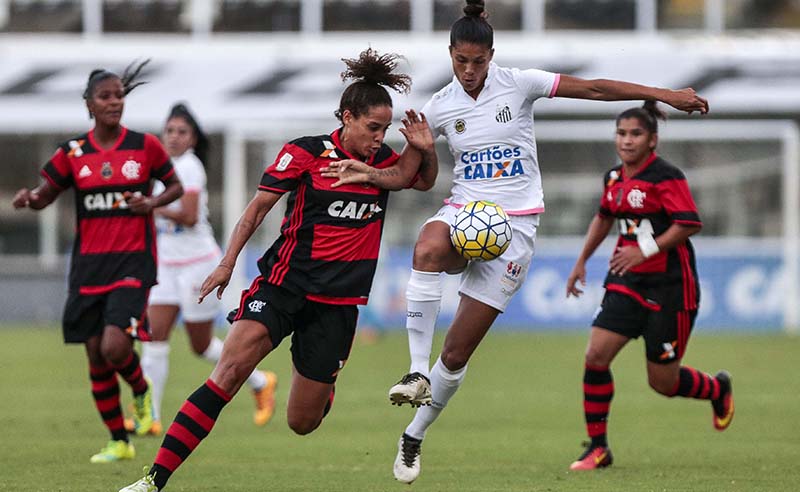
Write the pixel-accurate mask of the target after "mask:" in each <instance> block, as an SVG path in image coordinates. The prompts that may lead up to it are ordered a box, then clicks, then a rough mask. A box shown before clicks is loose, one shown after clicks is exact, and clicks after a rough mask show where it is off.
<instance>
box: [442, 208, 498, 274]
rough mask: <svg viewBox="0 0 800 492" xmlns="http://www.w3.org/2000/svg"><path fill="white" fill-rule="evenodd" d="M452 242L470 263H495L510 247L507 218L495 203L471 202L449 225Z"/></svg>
mask: <svg viewBox="0 0 800 492" xmlns="http://www.w3.org/2000/svg"><path fill="white" fill-rule="evenodd" d="M450 241H451V242H452V243H453V247H455V248H456V251H457V252H458V254H460V255H461V256H463V257H464V258H466V259H467V260H478V261H489V260H494V259H495V258H497V257H498V256H500V255H502V254H503V253H504V252H505V250H506V249H508V245H509V244H511V224H510V223H509V221H508V215H506V212H505V211H504V210H503V209H502V208H500V205H497V204H496V203H492V202H490V201H487V200H478V201H475V202H469V203H467V204H466V205H464V207H463V208H462V209H461V210H459V211H458V214H456V218H455V220H454V221H453V223H452V224H451V225H450Z"/></svg>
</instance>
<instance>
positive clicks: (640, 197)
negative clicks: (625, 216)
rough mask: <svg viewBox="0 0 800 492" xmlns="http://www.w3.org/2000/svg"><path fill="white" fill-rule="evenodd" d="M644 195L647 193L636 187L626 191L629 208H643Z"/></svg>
mask: <svg viewBox="0 0 800 492" xmlns="http://www.w3.org/2000/svg"><path fill="white" fill-rule="evenodd" d="M646 197H647V193H645V192H644V191H642V190H640V189H638V188H634V189H632V190H631V191H630V192H628V205H630V206H631V208H643V207H644V199H645V198H646Z"/></svg>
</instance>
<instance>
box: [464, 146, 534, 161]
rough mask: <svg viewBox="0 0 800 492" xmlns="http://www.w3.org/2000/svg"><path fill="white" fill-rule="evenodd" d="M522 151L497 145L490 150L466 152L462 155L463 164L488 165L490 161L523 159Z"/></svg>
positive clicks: (517, 148)
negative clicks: (513, 158)
mask: <svg viewBox="0 0 800 492" xmlns="http://www.w3.org/2000/svg"><path fill="white" fill-rule="evenodd" d="M521 156H522V150H521V149H520V148H519V147H513V148H511V147H501V146H499V145H495V146H494V147H490V148H488V149H481V150H476V151H475V152H464V153H463V154H461V159H460V160H461V162H462V163H463V164H475V163H478V162H480V163H486V162H489V161H502V160H508V159H511V158H512V157H521Z"/></svg>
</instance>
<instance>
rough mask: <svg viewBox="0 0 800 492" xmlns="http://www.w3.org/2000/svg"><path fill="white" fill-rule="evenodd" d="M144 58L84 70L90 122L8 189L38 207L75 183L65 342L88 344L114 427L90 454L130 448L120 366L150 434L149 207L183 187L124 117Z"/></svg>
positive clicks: (116, 456)
mask: <svg viewBox="0 0 800 492" xmlns="http://www.w3.org/2000/svg"><path fill="white" fill-rule="evenodd" d="M146 63H147V62H144V63H141V64H138V65H136V66H134V65H133V64H132V65H131V66H129V67H128V68H127V69H126V70H125V72H124V73H123V74H122V76H119V75H117V74H115V73H113V72H109V71H107V70H94V71H93V72H92V73H91V74H90V75H89V81H88V82H87V84H86V89H85V91H84V93H83V98H84V100H85V101H86V108H87V109H88V111H89V117H90V118H93V119H94V120H95V126H94V128H93V129H92V130H90V131H89V132H88V133H84V134H82V135H80V136H77V137H74V138H72V139H70V140H68V141H67V142H64V143H63V144H61V145H60V146H59V148H58V149H57V150H56V152H55V154H53V157H51V158H50V161H49V162H48V163H47V164H46V165H45V166H44V169H42V176H43V177H44V180H43V181H42V183H41V184H40V185H39V186H38V187H37V188H35V189H33V190H28V189H27V188H23V189H21V190H19V191H18V192H17V194H16V196H15V197H14V207H15V208H23V207H28V208H31V209H33V210H41V209H43V208H44V207H46V206H48V205H50V204H51V203H52V202H53V201H54V200H55V199H56V198H57V197H58V195H59V194H60V193H61V192H62V191H64V190H65V189H67V188H70V187H72V188H74V189H75V209H76V213H77V226H76V228H75V230H76V235H75V245H74V248H73V251H72V264H71V265H70V274H69V293H68V297H67V303H66V306H65V308H64V318H63V331H64V341H65V342H66V343H82V344H84V345H85V347H86V356H87V358H88V359H89V377H90V379H91V384H92V396H93V397H94V400H95V405H96V407H97V410H98V411H99V412H100V415H101V417H102V418H103V422H104V423H105V425H106V427H107V428H108V430H109V432H110V433H111V440H110V441H109V442H108V444H107V445H106V446H105V448H103V449H102V450H101V451H100V452H99V453H97V454H95V455H94V456H92V458H91V462H92V463H107V462H112V461H118V460H122V459H132V458H134V456H135V451H134V448H133V445H132V444H131V443H130V442H129V441H128V435H127V432H126V431H125V428H124V425H123V418H122V410H121V408H120V403H119V399H120V395H119V385H118V383H117V374H119V375H120V376H122V378H123V379H124V380H125V381H126V382H127V383H128V384H129V385H130V386H131V388H132V389H133V395H134V427H135V431H136V433H137V434H139V435H142V434H146V433H147V432H149V430H150V428H151V426H152V425H153V415H152V391H151V388H150V387H149V385H148V383H147V381H146V380H145V378H144V377H143V375H142V369H141V366H140V364H139V357H138V356H137V355H136V352H134V350H133V339H134V338H139V339H143V340H146V339H148V324H147V317H146V316H145V313H146V310H147V297H148V292H149V291H150V287H152V286H153V285H154V284H155V282H156V248H155V242H156V238H155V228H154V224H153V209H154V208H157V207H162V206H164V205H167V204H168V203H170V202H172V201H174V200H176V199H177V198H179V197H180V196H181V194H182V193H183V189H182V187H181V183H180V181H179V180H178V178H177V177H176V175H175V172H174V170H173V168H172V163H171V161H170V158H169V155H167V153H166V151H165V150H164V148H163V147H162V146H161V143H160V142H159V140H158V138H157V137H155V136H154V135H150V134H147V133H138V132H135V131H133V130H129V129H127V128H125V127H124V126H122V124H121V123H120V120H121V118H122V111H123V108H124V106H125V97H126V96H127V95H128V94H129V93H130V92H131V91H132V90H133V89H134V88H136V87H137V86H139V85H141V84H142V83H143V82H137V81H136V77H137V75H138V74H139V72H140V71H141V69H142V67H143V66H144V65H145V64H146ZM153 180H158V181H161V182H162V183H163V184H164V187H165V190H164V192H163V193H161V194H160V195H159V196H157V197H153V196H151V195H150V193H151V188H152V181H153Z"/></svg>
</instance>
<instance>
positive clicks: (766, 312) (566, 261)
mask: <svg viewBox="0 0 800 492" xmlns="http://www.w3.org/2000/svg"><path fill="white" fill-rule="evenodd" d="M608 242H609V241H607V243H608ZM545 244H546V245H547V246H546V247H541V246H540V245H537V252H536V256H535V257H534V262H533V265H532V267H531V270H530V272H529V273H528V278H527V280H526V281H525V284H524V285H523V286H522V288H521V289H520V291H519V292H518V293H517V295H516V296H515V297H514V299H513V300H512V302H511V304H510V305H509V307H508V309H507V310H506V312H505V313H503V314H501V315H500V317H499V318H498V320H497V322H496V323H495V327H494V328H493V329H509V330H561V329H585V328H587V327H588V326H589V324H590V323H591V321H592V318H593V315H594V313H595V311H596V310H597V307H598V306H599V305H600V300H601V299H602V297H603V292H604V290H603V286H602V283H603V279H604V277H605V274H606V270H607V268H608V258H609V255H610V252H611V248H610V247H609V244H606V245H605V247H604V248H601V249H599V250H598V252H597V253H596V254H595V255H594V256H593V257H592V259H591V260H590V261H589V263H588V264H587V278H586V280H587V285H586V286H585V288H583V290H584V294H583V296H581V297H580V298H579V299H575V298H569V299H567V298H566V297H565V289H566V281H567V277H568V276H569V274H570V272H571V270H572V266H573V264H574V262H575V258H576V256H577V254H578V252H579V251H580V248H581V246H582V242H581V241H580V240H574V239H573V240H567V241H557V240H551V242H549V243H545ZM731 244H732V246H731ZM778 246H779V245H777V244H774V243H773V242H767V243H764V242H759V243H758V246H757V247H754V246H753V245H752V244H751V242H748V241H740V242H737V241H733V242H731V241H724V240H723V241H714V240H706V241H700V242H699V244H695V248H696V250H697V266H698V273H699V276H700V282H701V290H702V293H701V302H700V311H699V314H698V319H697V323H696V326H697V327H698V329H711V330H721V331H722V330H741V331H779V330H781V329H782V326H783V306H784V302H785V299H784V295H783V291H784V287H785V285H786V284H785V281H786V279H785V275H784V271H783V268H782V265H783V263H782V259H781V255H780V248H779V247H778ZM251 258H254V257H253V256H251ZM410 268H411V248H410V247H389V248H383V249H382V250H381V261H380V266H379V268H378V272H377V274H376V276H375V281H374V284H373V287H372V293H371V295H370V301H369V305H368V306H367V307H366V308H362V314H361V319H360V322H361V323H365V324H370V325H372V326H374V327H377V328H380V329H395V328H401V327H403V326H404V325H405V313H406V302H405V289H406V283H407V281H408V277H409V273H410ZM248 273H249V274H250V276H251V278H252V276H254V275H255V274H256V270H255V262H254V261H251V262H250V267H249V270H248ZM458 284H459V276H458V275H455V276H452V275H445V279H444V297H443V299H442V309H441V314H440V317H439V324H438V326H440V327H445V326H447V325H448V324H449V323H450V322H451V321H452V319H453V315H454V313H455V310H456V307H457V305H458V300H459V296H458ZM798 301H799V302H800V300H798Z"/></svg>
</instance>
